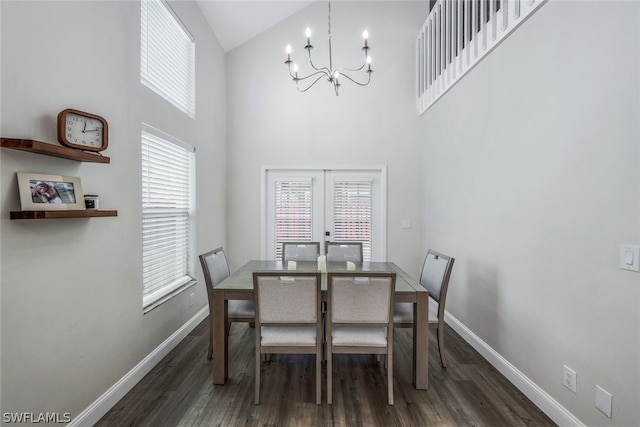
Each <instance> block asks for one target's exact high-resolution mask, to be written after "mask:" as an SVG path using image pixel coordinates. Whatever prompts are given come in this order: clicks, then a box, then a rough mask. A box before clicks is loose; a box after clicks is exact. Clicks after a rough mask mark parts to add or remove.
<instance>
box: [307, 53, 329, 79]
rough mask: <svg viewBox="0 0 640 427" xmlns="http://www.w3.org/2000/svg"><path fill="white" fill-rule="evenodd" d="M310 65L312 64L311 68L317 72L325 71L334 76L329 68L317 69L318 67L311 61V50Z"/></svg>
mask: <svg viewBox="0 0 640 427" xmlns="http://www.w3.org/2000/svg"><path fill="white" fill-rule="evenodd" d="M309 64H311V67H312V68H313V69H314V70H316V71H324V72H326V73H327V74H328V75H330V74H332V73H331V70H330V69H329V68H327V67H322V68H318V67H316V65H315V64H314V63H313V60H312V59H311V50H309Z"/></svg>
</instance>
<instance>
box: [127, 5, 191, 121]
mask: <svg viewBox="0 0 640 427" xmlns="http://www.w3.org/2000/svg"><path fill="white" fill-rule="evenodd" d="M140 4H141V10H140V32H141V34H140V40H141V45H140V81H141V82H142V83H143V84H144V85H146V86H148V87H149V88H150V89H152V90H153V91H155V92H156V93H158V94H159V95H160V96H162V97H164V98H165V99H167V100H168V101H169V102H171V103H172V104H173V105H175V106H176V107H178V108H179V109H180V110H182V111H184V112H185V113H187V114H188V115H189V116H190V117H191V118H194V117H195V113H196V107H195V93H196V91H195V86H196V78H195V63H196V61H195V58H196V48H195V42H194V40H193V37H192V36H191V34H189V31H188V30H187V29H186V27H185V26H184V25H183V24H182V23H181V22H180V20H179V19H178V18H177V16H176V15H175V13H173V11H172V10H171V8H170V7H169V6H168V5H167V4H166V3H165V2H164V1H161V0H142V1H141V2H140Z"/></svg>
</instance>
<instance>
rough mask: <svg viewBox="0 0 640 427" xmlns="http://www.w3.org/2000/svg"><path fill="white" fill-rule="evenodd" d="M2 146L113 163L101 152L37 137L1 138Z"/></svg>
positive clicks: (79, 159) (85, 160)
mask: <svg viewBox="0 0 640 427" xmlns="http://www.w3.org/2000/svg"><path fill="white" fill-rule="evenodd" d="M0 146H2V147H5V148H11V149H13V150H20V151H29V152H31V153H37V154H44V155H46V156H54V157H61V158H63V159H69V160H76V161H78V162H93V163H111V159H110V158H109V157H106V156H101V155H100V154H94V153H89V152H86V151H80V150H75V149H73V148H67V147H63V146H62V145H53V144H48V143H46V142H40V141H36V140H35V139H16V138H0Z"/></svg>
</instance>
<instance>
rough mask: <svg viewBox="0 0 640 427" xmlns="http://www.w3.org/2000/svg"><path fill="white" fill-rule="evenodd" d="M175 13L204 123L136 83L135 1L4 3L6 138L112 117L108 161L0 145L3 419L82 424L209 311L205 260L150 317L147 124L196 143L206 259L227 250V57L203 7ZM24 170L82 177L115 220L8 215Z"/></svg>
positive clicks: (200, 240)
mask: <svg viewBox="0 0 640 427" xmlns="http://www.w3.org/2000/svg"><path fill="white" fill-rule="evenodd" d="M173 6H174V10H175V11H176V13H177V14H178V16H180V18H181V20H182V21H183V22H184V23H185V24H186V25H187V27H188V28H189V30H190V31H191V33H192V34H193V35H194V37H195V39H196V58H197V59H196V78H197V83H196V87H197V101H196V120H195V121H194V120H192V119H190V118H188V117H186V116H185V115H184V114H183V113H181V112H179V111H178V110H177V109H175V108H174V107H173V106H171V105H169V104H168V103H167V102H166V101H165V100H164V99H162V98H160V97H159V96H158V95H156V94H154V93H152V92H151V91H149V89H147V88H146V87H144V86H143V85H141V84H140V83H139V80H140V78H139V55H140V53H139V49H140V47H139V46H140V42H139V40H140V33H139V32H140V9H139V8H140V6H139V2H130V1H122V2H113V1H105V2H94V1H91V2H89V1H87V2H76V1H73V2H54V1H51V2H35V1H20V2H11V1H3V2H2V3H1V6H0V7H1V8H2V16H1V18H2V21H1V23H2V68H1V73H2V74H1V77H2V82H1V83H2V94H1V95H2V96H1V109H2V129H1V131H0V134H1V135H2V136H3V137H14V138H34V139H37V140H41V141H45V142H50V143H53V144H57V142H56V131H55V129H56V116H57V113H58V112H59V111H61V110H63V109H64V108H68V107H73V108H77V109H80V110H84V111H91V112H95V113H97V114H100V115H102V116H104V117H105V118H106V119H107V120H108V121H109V125H110V128H109V130H110V134H109V148H108V149H107V150H106V151H105V152H104V154H105V155H107V156H109V157H110V158H111V164H108V165H103V164H92V163H79V162H74V161H71V160H65V159H58V158H53V157H47V156H41V155H37V154H32V153H23V152H18V151H14V150H8V149H2V159H1V168H2V169H1V173H0V182H1V186H0V200H1V204H2V209H1V219H0V225H1V227H2V243H1V249H2V372H1V374H2V392H3V393H2V412H34V413H40V412H60V413H63V412H70V413H71V416H72V417H75V416H77V415H78V413H80V412H81V411H82V410H84V409H85V408H86V407H87V406H89V405H90V404H91V403H92V402H94V401H95V400H96V399H97V398H98V397H99V396H100V395H102V393H104V392H105V391H106V390H107V389H108V388H109V387H111V386H112V385H114V383H116V381H118V380H119V379H120V378H121V377H122V376H123V375H124V374H126V373H127V372H128V371H129V370H130V369H132V368H133V367H134V366H135V365H136V364H137V363H138V362H140V361H141V360H142V359H143V358H144V357H145V356H147V355H148V354H149V353H150V352H151V351H152V350H154V349H155V348H156V347H157V346H158V345H160V344H161V343H162V342H163V341H164V340H165V339H167V337H169V336H170V335H171V334H172V333H174V332H175V331H176V330H177V329H178V328H180V327H181V326H182V325H183V324H184V323H185V322H187V321H188V320H189V319H190V318H192V317H193V316H194V315H195V313H197V312H199V311H200V310H201V309H202V308H203V307H205V306H206V304H207V303H206V292H205V288H204V285H203V284H202V283H203V281H202V273H201V270H200V267H199V265H198V266H197V279H198V283H197V284H196V285H195V286H193V287H191V288H190V289H189V290H188V291H187V292H184V293H182V294H180V295H179V296H177V297H175V298H173V299H172V300H170V301H168V302H167V303H165V304H163V305H162V306H160V307H158V308H156V309H154V310H152V311H151V312H149V313H147V314H144V315H143V312H142V284H141V243H140V241H141V237H140V236H141V230H140V224H141V207H140V194H141V185H140V181H141V178H140V161H141V160H140V148H139V147H140V122H141V121H144V122H146V123H148V124H150V125H152V126H155V127H157V128H160V129H163V130H165V131H166V132H168V133H171V134H173V135H174V136H176V137H178V138H181V139H183V140H184V141H186V142H188V143H190V144H192V145H194V146H195V147H196V158H197V160H196V167H197V176H196V179H197V186H198V187H199V188H201V189H202V188H206V189H207V190H208V191H207V193H206V197H200V196H198V197H197V210H198V214H197V252H198V253H201V252H204V251H205V250H207V249H211V248H213V247H216V246H219V245H223V244H225V228H226V227H225V225H226V219H225V213H226V205H225V191H224V189H225V176H226V166H225V144H224V143H225V122H226V116H225V89H224V87H225V69H224V53H223V51H222V49H221V47H220V46H219V44H218V42H217V41H216V39H215V38H214V36H213V33H212V31H211V29H210V28H209V26H208V25H207V22H206V20H205V19H204V17H203V16H202V15H201V12H200V9H199V7H198V6H197V5H196V4H195V3H193V2H176V3H173ZM17 171H26V172H40V173H46V174H61V175H71V176H79V177H81V179H82V184H83V187H84V191H85V192H86V193H97V194H99V196H100V206H101V207H102V208H105V209H117V210H118V216H117V217H116V218H93V219H60V220H37V221H27V220H22V221H10V220H9V219H8V218H9V211H12V210H19V209H20V202H19V196H18V191H17V183H16V178H15V173H16V172H17ZM191 293H194V294H195V295H194V296H195V304H194V305H193V306H190V304H189V295H190V294H191ZM203 357H204V354H203Z"/></svg>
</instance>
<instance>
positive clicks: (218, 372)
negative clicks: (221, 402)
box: [210, 260, 429, 390]
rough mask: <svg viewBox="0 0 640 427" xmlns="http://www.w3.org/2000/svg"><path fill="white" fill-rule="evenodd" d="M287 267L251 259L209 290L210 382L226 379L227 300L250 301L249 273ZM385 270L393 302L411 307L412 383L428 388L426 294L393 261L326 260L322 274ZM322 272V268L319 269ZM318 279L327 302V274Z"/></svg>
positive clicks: (305, 265)
mask: <svg viewBox="0 0 640 427" xmlns="http://www.w3.org/2000/svg"><path fill="white" fill-rule="evenodd" d="M289 267H290V265H289V264H288V263H283V262H282V261H268V260H251V261H249V262H247V263H246V264H245V265H243V266H242V267H241V268H239V269H238V270H236V271H235V272H233V273H232V274H231V275H230V276H229V277H227V278H226V279H225V280H223V281H222V282H220V283H219V284H218V285H216V286H215V287H214V288H213V308H212V313H210V316H212V317H213V318H212V330H211V334H212V339H213V383H214V384H217V385H221V384H225V382H226V381H227V379H228V377H229V348H228V345H229V329H228V327H227V321H228V317H227V307H228V301H229V300H253V299H254V292H253V273H254V272H256V271H286V270H288V269H289ZM295 268H296V270H298V271H318V264H317V263H316V262H312V261H298V262H296V266H295ZM354 268H355V271H363V272H367V271H387V272H394V273H396V285H395V293H394V301H395V302H404V303H412V304H413V319H414V323H413V384H414V386H415V388H416V389H418V390H426V389H427V388H428V374H429V363H428V360H429V319H428V316H429V292H428V291H427V290H426V289H425V288H424V287H422V286H421V285H420V284H419V283H418V282H417V281H416V280H415V279H413V278H412V277H411V276H410V275H409V274H407V273H406V272H405V271H404V270H402V269H401V268H400V267H398V266H397V265H396V264H395V263H393V262H389V261H387V262H366V261H365V262H361V263H349V265H348V263H346V262H335V261H330V262H327V263H326V271H328V272H342V271H347V270H348V269H350V270H353V269H354ZM323 270H324V268H323ZM321 277H322V290H321V296H322V300H323V301H326V300H327V274H325V273H324V271H323V274H321Z"/></svg>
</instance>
